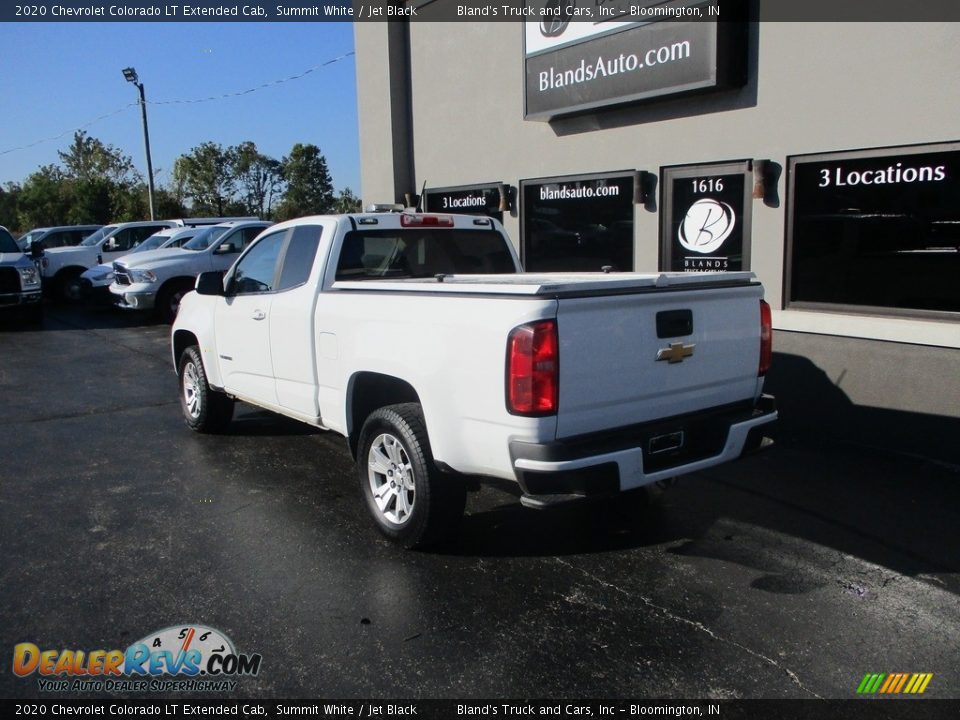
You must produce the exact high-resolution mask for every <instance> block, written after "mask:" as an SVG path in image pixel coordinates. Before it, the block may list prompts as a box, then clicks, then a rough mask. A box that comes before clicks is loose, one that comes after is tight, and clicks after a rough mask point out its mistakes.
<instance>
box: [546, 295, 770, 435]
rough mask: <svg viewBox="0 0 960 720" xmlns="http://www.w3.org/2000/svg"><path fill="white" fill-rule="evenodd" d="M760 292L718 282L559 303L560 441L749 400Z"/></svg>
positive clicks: (754, 379)
mask: <svg viewBox="0 0 960 720" xmlns="http://www.w3.org/2000/svg"><path fill="white" fill-rule="evenodd" d="M762 293H763V290H762V288H761V287H760V286H759V285H757V284H746V283H745V284H741V285H736V286H732V287H731V286H724V285H723V284H721V283H719V282H718V284H717V285H716V286H715V287H710V286H709V283H708V284H706V285H705V286H703V287H701V288H698V289H681V288H679V287H677V288H671V289H669V290H663V291H661V290H659V289H658V290H654V291H645V292H637V293H635V294H612V295H611V294H606V295H604V294H598V295H594V296H590V295H589V294H585V295H584V296H580V297H578V296H575V295H571V296H561V297H559V298H558V307H557V329H558V335H559V340H560V353H559V357H560V392H559V395H560V405H559V413H558V415H557V438H558V439H563V438H569V437H574V436H578V435H584V434H588V433H593V432H598V431H601V430H606V429H609V428H614V427H622V426H627V425H633V424H636V423H642V422H646V421H649V420H655V419H661V418H667V417H672V416H675V415H682V414H686V413H692V412H696V411H698V410H704V409H707V408H712V407H717V406H720V405H727V404H731V403H736V402H738V401H745V400H752V399H753V398H754V396H755V393H756V392H757V387H758V386H757V366H758V359H759V353H760V298H761V297H762ZM658 315H659V316H660V328H659V332H658ZM687 319H689V321H690V324H689V327H688V325H687ZM671 346H673V347H672V348H671ZM661 350H662V351H664V352H663V353H660V351H661ZM658 354H660V356H661V358H662V359H660V360H658V359H657V357H658ZM670 358H672V359H673V361H672V362H671V361H670Z"/></svg>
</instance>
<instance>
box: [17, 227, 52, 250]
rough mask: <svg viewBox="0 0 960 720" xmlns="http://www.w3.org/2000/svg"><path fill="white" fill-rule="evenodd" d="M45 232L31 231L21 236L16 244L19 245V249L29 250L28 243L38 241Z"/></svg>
mask: <svg viewBox="0 0 960 720" xmlns="http://www.w3.org/2000/svg"><path fill="white" fill-rule="evenodd" d="M45 232H46V230H31V231H30V232H28V233H27V234H26V235H21V236H20V239H19V240H17V242H18V243H20V246H21V247H25V248H29V247H30V243H32V242H33V241H34V240H39V239H40V238H41V237H42V236H43V234H44V233H45Z"/></svg>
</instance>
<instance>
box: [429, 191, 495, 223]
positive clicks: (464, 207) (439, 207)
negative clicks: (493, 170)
mask: <svg viewBox="0 0 960 720" xmlns="http://www.w3.org/2000/svg"><path fill="white" fill-rule="evenodd" d="M500 187H501V183H484V184H481V185H461V186H458V187H447V188H427V189H426V190H425V191H424V195H425V196H426V201H425V205H424V207H425V208H426V211H427V212H446V213H460V214H463V215H486V216H488V217H493V218H496V219H497V220H499V221H501V222H502V221H503V212H502V211H501V210H500V199H501V196H500Z"/></svg>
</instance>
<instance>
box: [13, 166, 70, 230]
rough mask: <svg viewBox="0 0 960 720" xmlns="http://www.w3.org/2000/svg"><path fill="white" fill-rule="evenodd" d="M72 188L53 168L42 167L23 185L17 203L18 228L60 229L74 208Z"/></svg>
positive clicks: (55, 168)
mask: <svg viewBox="0 0 960 720" xmlns="http://www.w3.org/2000/svg"><path fill="white" fill-rule="evenodd" d="M71 190H72V188H71V186H70V185H69V183H67V182H65V179H64V176H63V171H62V170H61V169H60V168H59V167H57V166H56V165H44V166H42V167H41V168H40V169H39V170H37V171H36V172H34V173H32V174H31V175H29V176H28V177H27V179H26V180H24V181H23V186H22V187H21V189H20V194H19V197H18V202H17V214H18V216H19V219H20V222H19V225H20V227H22V228H25V229H27V230H29V229H30V228H35V227H42V226H44V225H62V224H63V223H64V218H65V217H67V214H68V213H69V212H70V208H71V206H72V205H73V198H72V197H71V195H72V192H71Z"/></svg>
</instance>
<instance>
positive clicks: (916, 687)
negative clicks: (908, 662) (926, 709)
mask: <svg viewBox="0 0 960 720" xmlns="http://www.w3.org/2000/svg"><path fill="white" fill-rule="evenodd" d="M932 679H933V673H889V674H887V673H867V674H866V675H864V676H863V680H861V681H860V685H859V687H857V695H876V694H880V695H901V694H902V695H922V694H923V693H924V692H926V689H927V685H929V684H930V681H931V680H932Z"/></svg>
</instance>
